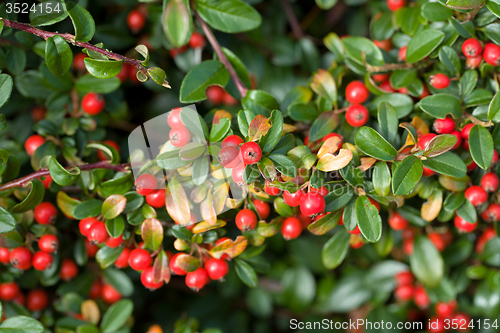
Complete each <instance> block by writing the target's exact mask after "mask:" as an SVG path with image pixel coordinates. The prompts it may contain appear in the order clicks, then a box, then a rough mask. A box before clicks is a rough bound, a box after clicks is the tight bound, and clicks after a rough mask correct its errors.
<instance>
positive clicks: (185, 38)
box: [161, 0, 193, 47]
mask: <svg viewBox="0 0 500 333" xmlns="http://www.w3.org/2000/svg"><path fill="white" fill-rule="evenodd" d="M161 23H162V26H163V32H164V33H165V36H167V38H168V40H169V42H170V43H172V44H173V45H174V46H175V47H181V46H183V45H185V44H187V43H188V42H189V39H190V37H191V32H192V30H193V19H192V17H191V12H190V8H189V1H185V0H172V1H168V2H167V5H166V6H165V8H164V9H163V15H162V19H161Z"/></svg>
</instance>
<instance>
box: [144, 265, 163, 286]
mask: <svg viewBox="0 0 500 333" xmlns="http://www.w3.org/2000/svg"><path fill="white" fill-rule="evenodd" d="M153 270H154V268H153V266H150V267H148V268H146V269H145V270H144V271H142V273H141V282H142V284H143V285H144V287H146V288H148V289H150V290H155V289H158V288H160V287H161V286H163V283H164V282H163V280H161V281H160V282H155V281H154V273H153Z"/></svg>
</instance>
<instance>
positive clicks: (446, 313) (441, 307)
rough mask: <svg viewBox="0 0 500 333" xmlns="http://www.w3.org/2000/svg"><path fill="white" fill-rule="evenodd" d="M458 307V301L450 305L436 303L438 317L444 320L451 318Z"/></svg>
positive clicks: (451, 302) (449, 303)
mask: <svg viewBox="0 0 500 333" xmlns="http://www.w3.org/2000/svg"><path fill="white" fill-rule="evenodd" d="M456 307H457V301H455V300H453V301H450V302H448V303H446V302H437V303H436V315H438V316H439V317H442V318H449V317H450V316H451V315H452V314H453V312H454V311H455V309H456Z"/></svg>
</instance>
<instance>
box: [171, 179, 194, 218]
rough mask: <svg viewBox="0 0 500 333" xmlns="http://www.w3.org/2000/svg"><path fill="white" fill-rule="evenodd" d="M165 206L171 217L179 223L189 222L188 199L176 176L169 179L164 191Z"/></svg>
mask: <svg viewBox="0 0 500 333" xmlns="http://www.w3.org/2000/svg"><path fill="white" fill-rule="evenodd" d="M165 206H166V207H167V212H168V214H169V215H170V217H172V219H173V220H174V221H175V222H177V223H178V224H180V225H183V226H184V225H188V224H189V223H191V209H190V208H189V201H188V198H187V195H186V192H185V191H184V188H183V187H182V184H181V183H180V182H179V180H178V179H177V177H174V178H172V179H169V181H168V186H167V190H166V193H165Z"/></svg>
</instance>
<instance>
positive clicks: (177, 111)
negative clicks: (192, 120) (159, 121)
mask: <svg viewBox="0 0 500 333" xmlns="http://www.w3.org/2000/svg"><path fill="white" fill-rule="evenodd" d="M181 111H182V108H174V109H172V111H170V112H169V113H168V118H167V123H168V126H170V127H171V128H179V127H185V126H184V124H183V123H182V120H181Z"/></svg>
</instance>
